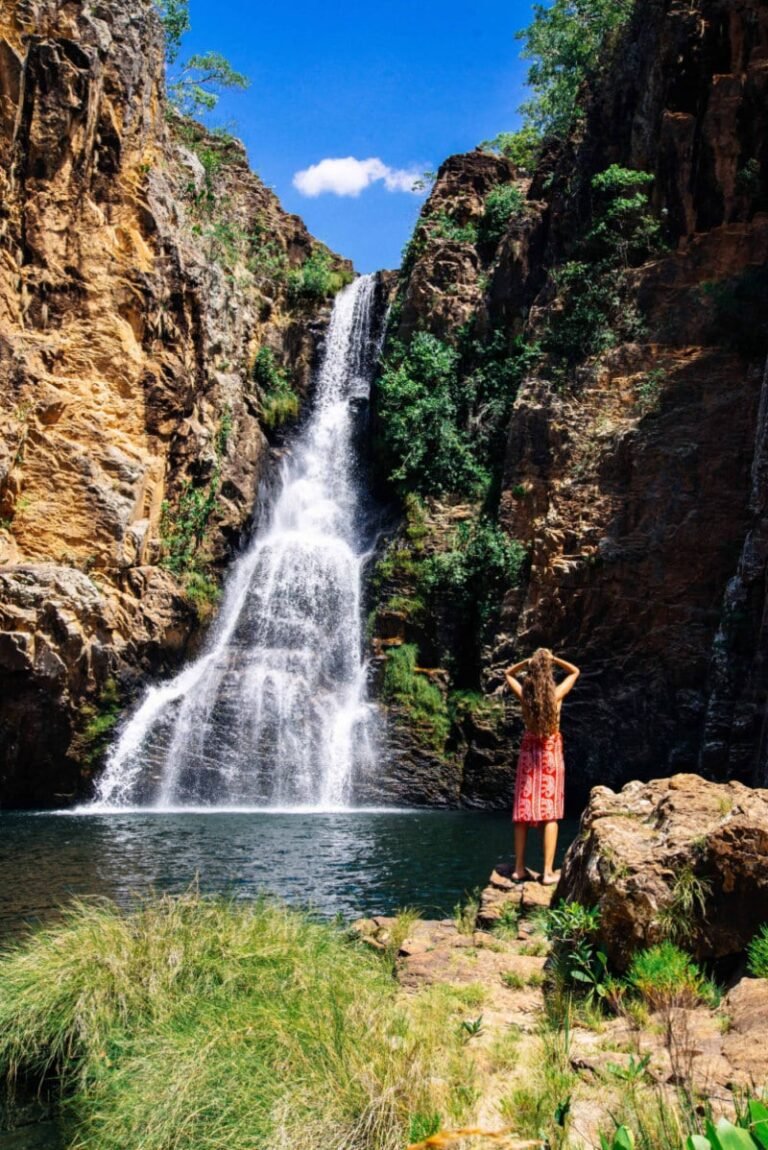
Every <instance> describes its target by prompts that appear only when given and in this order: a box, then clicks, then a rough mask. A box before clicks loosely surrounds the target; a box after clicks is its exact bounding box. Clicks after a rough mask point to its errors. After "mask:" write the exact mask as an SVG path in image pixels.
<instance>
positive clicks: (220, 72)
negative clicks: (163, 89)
mask: <svg viewBox="0 0 768 1150" xmlns="http://www.w3.org/2000/svg"><path fill="white" fill-rule="evenodd" d="M155 6H156V9H157V12H158V15H159V17H160V23H161V24H162V27H163V31H164V33H165V60H166V65H167V67H168V73H169V75H168V97H169V99H170V101H171V104H172V106H173V107H174V108H175V110H176V111H177V112H178V113H179V114H180V115H182V116H197V115H200V114H201V113H205V112H210V111H212V110H213V109H214V108H215V107H216V105H217V104H218V102H219V95H220V94H221V92H223V91H228V90H230V89H233V88H235V89H237V88H239V89H244V88H247V87H248V85H249V80H248V77H247V76H244V75H243V74H242V72H236V71H235V69H234V68H233V67H232V65H231V64H230V63H229V61H228V60H227V59H226V57H224V56H222V55H221V53H220V52H198V53H195V54H194V55H193V56H190V57H189V59H188V60H186V61H185V62H184V63H182V64H178V59H179V55H180V54H181V41H182V39H183V37H184V36H185V35H186V33H187V32H189V30H190V27H191V24H190V18H189V0H155Z"/></svg>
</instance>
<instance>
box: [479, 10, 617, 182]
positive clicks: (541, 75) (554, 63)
mask: <svg viewBox="0 0 768 1150" xmlns="http://www.w3.org/2000/svg"><path fill="white" fill-rule="evenodd" d="M634 5H635V0H554V3H552V4H549V5H544V4H535V5H534V9H533V10H534V18H533V23H532V24H530V25H529V26H528V27H527V28H523V29H522V30H521V31H520V32H518V33H517V39H518V40H522V41H523V45H524V46H523V51H522V53H521V55H522V56H523V58H524V59H526V60H531V61H532V63H531V66H530V68H529V69H528V78H527V82H528V87H529V88H530V89H531V91H532V93H533V96H532V98H531V99H530V100H528V101H527V102H526V103H525V104H523V105H522V107H521V108H520V112H521V113H522V115H523V127H522V128H521V129H520V130H519V131H518V132H501V133H500V134H499V135H498V136H496V138H495V139H493V140H488V141H486V142H485V143H483V145H481V146H482V147H485V148H488V149H491V150H493V151H498V152H501V153H502V154H503V155H506V156H508V157H509V158H510V159H511V160H512V161H513V162H515V163H517V164H518V166H520V167H522V168H528V169H530V168H531V167H532V166H533V164H534V162H535V156H536V153H537V151H538V149H539V147H540V145H541V142H542V140H544V139H545V138H548V137H550V138H555V139H564V138H565V137H566V136H567V135H568V134H569V132H570V131H571V130H572V128H573V127H574V125H575V124H576V123H578V121H579V120H580V119H581V118H582V117H583V108H584V101H583V93H584V88H585V85H588V84H589V83H590V82H591V81H592V80H594V79H595V77H596V76H597V75H599V73H600V70H601V68H602V65H603V63H604V60H605V57H606V52H607V50H608V48H609V47H610V45H611V44H612V42H613V41H614V39H615V37H616V34H617V33H618V32H619V30H620V29H621V28H622V27H623V26H624V25H625V24H626V22H627V20H628V19H629V17H630V15H631V13H632V9H633V8H634Z"/></svg>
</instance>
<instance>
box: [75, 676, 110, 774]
mask: <svg viewBox="0 0 768 1150" xmlns="http://www.w3.org/2000/svg"><path fill="white" fill-rule="evenodd" d="M121 712H122V704H121V700H120V690H119V688H118V685H117V682H116V680H115V679H111V678H110V679H107V681H106V682H105V684H104V686H103V687H102V690H101V694H100V695H99V699H98V702H97V703H84V704H83V706H82V707H81V708H80V722H81V724H82V726H81V728H80V731H79V733H78V734H77V735H75V738H74V739H73V741H72V746H71V748H70V753H71V754H72V755H73V756H74V757H75V758H76V759H78V760H79V761H80V762H81V763H83V764H84V765H85V766H86V767H94V766H95V765H96V764H97V763H98V762H99V761H100V760H101V758H102V756H103V755H104V752H105V751H106V749H107V747H108V746H109V744H110V743H111V742H112V736H113V734H114V731H115V728H116V726H117V724H118V723H119V721H120V715H121Z"/></svg>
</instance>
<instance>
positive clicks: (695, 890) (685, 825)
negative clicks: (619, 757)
mask: <svg viewBox="0 0 768 1150" xmlns="http://www.w3.org/2000/svg"><path fill="white" fill-rule="evenodd" d="M767 856H768V790H760V789H751V788H750V787H746V786H742V784H740V783H735V782H732V783H724V784H717V783H710V782H707V781H706V780H705V779H702V778H700V777H699V776H698V775H675V776H673V777H672V778H670V779H658V780H656V781H654V782H650V783H645V784H643V783H638V782H632V783H628V784H627V786H625V787H624V788H623V789H622V790H621V791H620V792H618V793H614V792H613V791H611V790H609V789H608V787H595V789H594V790H593V791H592V795H591V797H590V800H589V804H588V806H587V808H586V810H585V811H584V814H583V815H582V819H581V829H580V832H579V836H578V838H577V839H576V841H575V842H574V843H573V845H572V846H571V848H570V850H569V851H568V854H567V856H566V860H565V864H564V866H563V872H562V877H561V881H560V884H559V886H558V888H557V891H556V897H557V898H558V899H566V900H573V901H576V902H580V903H582V904H584V905H585V906H599V907H600V923H601V940H602V944H603V946H604V947H605V950H606V953H607V954H608V957H609V959H610V961H611V963H612V964H613V965H614V966H615V967H616V968H617V969H618V970H624V969H626V967H627V966H628V964H629V962H630V960H631V958H632V955H633V954H634V952H635V951H636V950H638V949H640V948H642V947H647V946H652V945H653V944H654V943H657V942H659V941H661V939H662V938H664V937H669V936H670V935H671V936H673V937H675V936H676V937H677V938H678V939H679V940H684V942H685V946H686V949H687V950H689V951H690V952H691V953H692V954H693V955H694V957H695V958H697V959H699V960H707V961H711V960H728V959H730V960H731V961H737V960H738V958H739V956H740V955H741V954H742V952H743V951H744V948H745V947H746V946H747V944H748V943H749V942H750V940H751V939H752V937H753V935H754V934H755V932H756V931H757V930H758V928H759V927H760V925H761V924H762V923H764V922H768V867H766V864H765V860H766V857H767Z"/></svg>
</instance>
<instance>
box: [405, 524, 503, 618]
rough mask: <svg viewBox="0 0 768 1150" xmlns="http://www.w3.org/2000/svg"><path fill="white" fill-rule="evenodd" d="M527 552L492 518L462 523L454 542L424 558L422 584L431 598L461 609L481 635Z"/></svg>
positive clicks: (424, 591)
mask: <svg viewBox="0 0 768 1150" xmlns="http://www.w3.org/2000/svg"><path fill="white" fill-rule="evenodd" d="M525 556H526V552H525V549H524V547H523V546H522V544H520V543H518V542H517V540H515V539H510V537H509V536H508V535H507V534H506V532H505V531H504V530H503V528H501V527H500V526H499V525H498V524H497V523H494V522H493V521H492V520H490V519H487V518H484V517H483V518H480V519H477V520H473V521H471V522H469V523H462V524H460V526H459V527H458V529H457V531H456V534H455V537H454V541H453V546H452V547H451V548H450V549H449V550H446V551H442V552H438V553H437V554H436V555H433V556H431V557H430V558H429V559H426V560H425V561H424V564H423V566H422V570H421V576H420V579H419V587H420V590H421V591H422V594H423V595H424V597H425V599H426V600H427V601H429V600H430V599H432V600H434V599H435V598H439V599H440V600H441V601H442V603H443V604H447V605H448V608H449V610H451V611H453V612H460V613H463V614H464V616H465V618H466V619H467V621H468V623H469V625H470V626H472V627H473V628H477V629H478V630H479V632H480V633H481V636H482V634H484V632H485V630H486V628H487V627H488V624H489V623H491V622H492V621H493V619H494V618H495V613H496V610H497V608H498V605H499V604H500V602H501V599H502V597H503V594H504V592H505V591H507V590H508V589H509V588H510V587H513V586H514V585H515V584H516V582H517V581H518V579H519V577H520V573H521V570H522V567H523V563H524V561H525Z"/></svg>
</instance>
